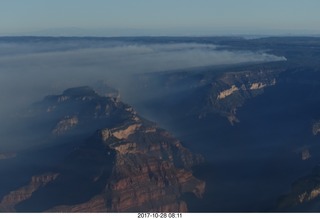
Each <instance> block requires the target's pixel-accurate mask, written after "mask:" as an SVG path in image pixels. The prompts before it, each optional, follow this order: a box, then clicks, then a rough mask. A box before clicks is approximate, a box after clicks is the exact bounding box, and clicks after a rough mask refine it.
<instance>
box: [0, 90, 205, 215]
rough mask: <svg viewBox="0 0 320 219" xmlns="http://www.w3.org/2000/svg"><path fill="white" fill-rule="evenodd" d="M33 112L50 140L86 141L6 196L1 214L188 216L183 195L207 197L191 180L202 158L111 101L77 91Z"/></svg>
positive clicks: (48, 99) (46, 101) (201, 184)
mask: <svg viewBox="0 0 320 219" xmlns="http://www.w3.org/2000/svg"><path fill="white" fill-rule="evenodd" d="M29 113H30V115H29V118H33V119H34V118H36V119H37V121H41V122H39V127H40V124H41V125H43V124H45V126H46V130H45V131H46V133H47V134H46V135H45V137H46V138H49V139H50V141H53V142H54V141H57V142H59V144H61V142H69V141H70V138H71V137H72V138H74V137H75V136H82V138H83V141H80V142H78V143H77V144H75V146H73V150H72V151H71V152H70V153H69V155H66V159H64V161H63V162H60V163H57V165H56V166H55V167H52V168H51V169H50V171H47V172H46V171H43V173H42V174H39V175H34V176H30V180H29V182H28V183H27V184H23V185H21V186H20V187H19V188H17V189H15V190H12V191H10V192H9V193H7V194H6V195H5V196H3V197H2V200H1V203H0V211H4V212H15V211H17V212H43V211H47V212H137V211H139V212H145V211H156V212H185V211H188V207H187V203H186V202H185V201H184V200H183V198H182V195H183V194H185V193H193V194H195V195H196V196H197V197H198V198H201V197H202V195H203V193H204V191H205V182H204V181H201V180H199V179H197V178H195V177H194V176H193V173H192V167H194V166H196V165H198V164H200V163H202V162H203V158H202V157H201V156H200V155H194V154H192V153H191V152H190V151H189V150H188V149H186V148H185V147H184V146H183V145H182V144H181V142H180V141H179V140H177V139H175V138H174V137H173V136H172V135H171V134H170V133H168V132H167V131H165V130H163V129H160V128H159V127H157V125H155V124H154V123H152V122H149V121H147V120H145V119H143V118H142V117H140V116H139V115H138V114H137V113H136V112H135V110H134V109H133V108H132V107H130V106H129V105H126V104H124V103H122V102H121V101H120V100H119V99H118V98H115V97H114V95H111V97H108V95H107V96H104V97H102V96H100V95H98V94H97V93H96V92H94V91H93V90H92V89H91V88H89V87H78V88H72V89H68V90H66V91H64V92H63V94H62V95H57V96H48V97H46V98H45V99H44V100H43V101H41V102H39V103H37V104H35V105H34V106H33V108H32V110H31V111H30V112H29ZM44 120H45V121H44ZM48 127H50V128H48ZM84 136H87V137H84ZM81 142H82V143H81ZM38 165H41V164H38ZM53 170H54V171H53Z"/></svg>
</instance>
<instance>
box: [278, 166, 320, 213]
mask: <svg viewBox="0 0 320 219" xmlns="http://www.w3.org/2000/svg"><path fill="white" fill-rule="evenodd" d="M319 197H320V168H319V166H317V167H316V168H314V170H313V172H312V174H309V175H308V176H306V177H303V178H301V179H298V180H297V181H296V182H294V183H293V184H292V188H291V191H290V193H288V194H286V195H284V196H282V197H281V198H280V199H279V202H278V206H277V207H278V210H281V211H288V210H295V209H298V210H299V209H300V208H302V209H303V208H304V207H306V208H310V207H311V208H313V207H315V209H314V210H316V211H318V209H319V205H318V204H317V203H316V202H315V203H312V202H313V201H316V200H317V199H319ZM314 204H315V205H316V206H314Z"/></svg>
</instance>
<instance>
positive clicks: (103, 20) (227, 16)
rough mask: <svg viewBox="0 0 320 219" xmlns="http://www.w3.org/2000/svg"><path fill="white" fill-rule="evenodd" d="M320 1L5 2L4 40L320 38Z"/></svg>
mask: <svg viewBox="0 0 320 219" xmlns="http://www.w3.org/2000/svg"><path fill="white" fill-rule="evenodd" d="M319 8H320V1H319V0H90V1H88V0H54V1H52V0H28V1H26V0H0V36H7V35H76V36H77V35H81V36H84V35H85V36H121V35H125V36H128V35H133V36H136V35H229V34H257V35H259V34H300V35H304V34H307V35H308V34H320V25H319V24H320V13H319Z"/></svg>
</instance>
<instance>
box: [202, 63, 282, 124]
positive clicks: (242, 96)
mask: <svg viewBox="0 0 320 219" xmlns="http://www.w3.org/2000/svg"><path fill="white" fill-rule="evenodd" d="M281 71H282V70H281V69H265V70H252V71H239V72H226V73H224V74H222V75H221V76H220V77H218V78H217V79H215V80H214V81H213V82H212V83H211V84H210V85H207V88H206V90H207V91H206V97H205V103H204V104H203V108H202V109H199V110H200V112H201V117H203V116H205V115H206V114H207V113H210V112H216V113H219V114H221V115H222V116H225V117H227V118H228V120H229V122H230V123H231V124H232V125H233V124H234V123H235V122H239V120H238V119H237V117H236V111H237V109H238V108H239V107H241V106H243V104H244V103H245V102H246V101H247V100H248V99H250V98H254V97H256V96H258V95H260V94H262V93H263V92H264V89H265V88H267V87H271V86H275V85H276V84H277V79H278V76H279V73H280V72H281Z"/></svg>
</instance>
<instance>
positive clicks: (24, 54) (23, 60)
mask: <svg viewBox="0 0 320 219" xmlns="http://www.w3.org/2000/svg"><path fill="white" fill-rule="evenodd" d="M217 48H218V46H216V45H209V44H197V43H166V44H142V43H130V42H120V41H114V42H111V41H108V42H102V41H95V40H94V39H91V40H87V41H86V42H85V43H84V42H82V41H81V42H78V41H77V40H76V39H75V40H67V41H66V42H63V41H62V42H60V41H59V42H52V41H48V42H46V41H41V42H25V43H24V42H19V43H15V42H11V43H3V42H2V43H0V102H1V109H0V119H1V121H3V122H2V125H0V136H1V133H3V131H5V130H6V129H7V126H6V124H9V123H10V117H9V116H8V114H9V113H10V112H14V111H15V110H16V109H19V108H21V107H23V106H26V105H29V104H30V103H32V102H35V101H38V100H40V99H42V98H43V96H45V95H48V94H53V93H60V92H62V91H63V90H64V89H66V88H68V87H73V86H81V85H88V84H89V85H90V84H92V83H94V82H96V81H98V80H107V81H109V82H110V85H111V86H115V87H116V86H117V85H118V84H122V85H123V84H125V83H126V76H127V75H132V74H137V73H147V72H157V71H167V70H174V69H184V68H190V67H197V66H207V65H228V64H237V63H247V62H270V61H284V60H285V58H284V57H278V56H275V55H271V54H267V53H263V52H261V53H256V52H250V51H228V50H221V49H217ZM0 147H1V145H0Z"/></svg>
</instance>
